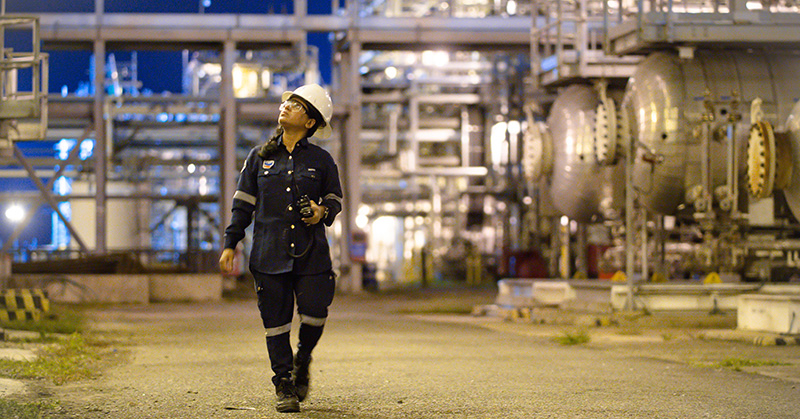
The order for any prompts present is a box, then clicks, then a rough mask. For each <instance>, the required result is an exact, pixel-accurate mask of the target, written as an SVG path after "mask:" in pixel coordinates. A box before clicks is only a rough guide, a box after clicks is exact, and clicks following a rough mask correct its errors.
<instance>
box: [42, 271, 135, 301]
mask: <svg viewBox="0 0 800 419" xmlns="http://www.w3.org/2000/svg"><path fill="white" fill-rule="evenodd" d="M42 282H43V283H44V286H43V287H42V288H43V289H44V291H45V292H46V293H47V296H48V298H49V299H50V300H51V301H55V302H61V303H134V304H146V303H147V302H149V300H150V284H149V280H148V278H147V275H61V276H59V277H58V278H50V279H46V280H44V281H42Z"/></svg>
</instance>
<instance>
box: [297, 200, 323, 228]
mask: <svg viewBox="0 0 800 419" xmlns="http://www.w3.org/2000/svg"><path fill="white" fill-rule="evenodd" d="M311 209H312V210H314V215H312V216H310V217H308V218H303V222H304V223H306V225H314V224H316V223H318V222H320V221H321V220H322V219H323V218H324V217H325V212H326V211H327V209H328V208H327V207H325V206H324V205H317V203H316V202H314V201H311Z"/></svg>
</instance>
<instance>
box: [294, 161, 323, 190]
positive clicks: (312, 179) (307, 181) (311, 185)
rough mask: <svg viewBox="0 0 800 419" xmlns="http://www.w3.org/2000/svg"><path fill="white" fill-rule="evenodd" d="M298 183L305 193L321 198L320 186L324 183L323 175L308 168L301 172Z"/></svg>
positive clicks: (316, 170)
mask: <svg viewBox="0 0 800 419" xmlns="http://www.w3.org/2000/svg"><path fill="white" fill-rule="evenodd" d="M297 178H298V179H297V183H298V186H299V187H300V190H302V191H303V192H304V193H307V194H309V195H313V196H314V197H317V196H319V189H320V184H321V182H322V173H321V172H320V171H319V170H318V169H315V168H308V169H306V170H302V171H300V172H299V174H298V176H297Z"/></svg>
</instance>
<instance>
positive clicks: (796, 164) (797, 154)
mask: <svg viewBox="0 0 800 419" xmlns="http://www.w3.org/2000/svg"><path fill="white" fill-rule="evenodd" d="M786 134H787V136H788V141H789V144H790V146H791V150H792V159H791V160H792V163H791V169H790V171H791V174H790V180H789V184H788V185H787V186H786V187H785V188H784V189H783V196H784V197H786V203H788V204H789V209H791V210H792V214H794V216H795V218H798V219H800V102H797V104H796V105H795V106H794V108H793V109H792V112H791V114H790V115H789V118H788V120H787V121H786Z"/></svg>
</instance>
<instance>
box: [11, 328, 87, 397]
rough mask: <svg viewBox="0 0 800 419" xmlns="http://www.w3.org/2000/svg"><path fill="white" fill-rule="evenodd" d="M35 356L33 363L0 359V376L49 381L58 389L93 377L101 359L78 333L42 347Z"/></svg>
mask: <svg viewBox="0 0 800 419" xmlns="http://www.w3.org/2000/svg"><path fill="white" fill-rule="evenodd" d="M37 355H38V356H37V357H36V359H34V360H33V361H14V360H8V359H0V376H4V377H9V378H15V379H18V378H35V379H48V380H51V381H52V382H53V383H54V384H58V385H60V384H64V383H66V382H69V381H75V380H80V379H84V378H91V377H94V376H95V374H96V368H95V364H96V362H97V361H99V359H100V351H99V349H98V348H96V347H93V346H90V345H87V344H86V341H85V340H84V338H83V336H81V335H79V334H77V333H75V334H72V335H70V336H69V337H68V338H67V339H63V340H59V341H57V342H56V343H52V344H48V345H46V346H44V347H43V348H42V349H40V350H39V351H38V354H37Z"/></svg>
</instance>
